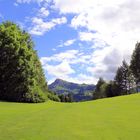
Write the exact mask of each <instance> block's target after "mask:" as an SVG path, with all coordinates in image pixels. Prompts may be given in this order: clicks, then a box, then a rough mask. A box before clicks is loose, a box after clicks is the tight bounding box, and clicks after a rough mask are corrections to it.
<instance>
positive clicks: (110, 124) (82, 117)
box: [0, 94, 140, 140]
mask: <svg viewBox="0 0 140 140" xmlns="http://www.w3.org/2000/svg"><path fill="white" fill-rule="evenodd" d="M0 140H140V94H137V95H130V96H123V97H116V98H110V99H102V100H97V101H90V102H83V103H72V104H70V103H67V104H66V103H55V102H51V101H49V102H48V103H42V104H19V103H6V102H0Z"/></svg>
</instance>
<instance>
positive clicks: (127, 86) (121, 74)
mask: <svg viewBox="0 0 140 140" xmlns="http://www.w3.org/2000/svg"><path fill="white" fill-rule="evenodd" d="M115 83H116V86H117V88H118V92H119V94H120V95H122V94H130V93H131V92H132V90H133V88H134V85H135V79H134V76H133V74H132V72H131V70H130V68H129V65H128V64H127V63H126V61H125V60H124V61H123V62H122V66H121V67H119V68H118V70H117V73H116V77H115Z"/></svg>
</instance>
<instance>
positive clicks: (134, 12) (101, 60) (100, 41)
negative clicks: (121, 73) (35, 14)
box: [17, 0, 140, 81]
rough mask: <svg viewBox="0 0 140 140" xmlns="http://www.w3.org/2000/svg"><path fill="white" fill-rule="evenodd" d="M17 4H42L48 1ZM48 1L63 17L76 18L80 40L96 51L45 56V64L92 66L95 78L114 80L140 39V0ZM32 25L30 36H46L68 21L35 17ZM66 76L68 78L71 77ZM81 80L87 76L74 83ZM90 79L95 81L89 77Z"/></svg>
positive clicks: (91, 69)
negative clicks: (122, 63) (63, 63)
mask: <svg viewBox="0 0 140 140" xmlns="http://www.w3.org/2000/svg"><path fill="white" fill-rule="evenodd" d="M17 1H18V3H29V2H33V1H37V2H38V3H39V2H45V1H47V0H17ZM48 2H52V3H53V5H50V8H53V10H56V9H57V10H58V13H60V14H63V15H67V14H71V13H72V14H74V15H75V16H74V17H73V19H72V20H71V27H72V28H73V29H75V30H77V32H78V34H79V40H80V41H86V42H90V48H93V52H90V53H89V54H87V53H83V54H82V55H80V52H81V50H79V51H77V50H70V51H66V52H62V53H59V54H54V55H53V56H51V57H44V58H42V61H43V63H48V62H51V61H57V62H60V63H62V62H63V61H65V62H67V63H68V65H71V64H79V63H81V64H84V65H85V66H86V65H87V64H88V63H89V66H87V68H86V69H87V71H88V72H89V73H91V74H92V76H93V77H94V78H95V79H97V77H100V76H103V77H105V78H106V79H112V78H113V76H114V74H115V70H116V69H117V67H118V66H119V65H120V64H121V61H122V59H124V58H125V59H127V61H129V60H130V55H131V54H132V51H133V49H134V47H135V43H136V42H137V41H139V40H140V38H139V33H140V26H139V24H140V17H139V15H140V8H139V5H140V0H99V1H97V0H49V1H47V3H48ZM45 10H46V9H45ZM46 15H47V12H46ZM32 22H33V27H32V28H31V30H30V31H31V33H32V34H36V35H43V34H44V33H45V32H47V31H49V30H50V29H52V28H54V27H55V26H56V25H59V24H64V23H66V22H67V21H66V19H65V17H64V18H63V19H61V18H57V19H52V20H50V21H49V22H48V21H47V22H46V21H44V20H43V19H42V18H33V19H32ZM74 42H75V41H72V40H68V41H66V42H64V43H63V42H62V44H61V47H62V46H69V45H72V44H73V43H74ZM43 59H44V60H43ZM66 75H67V74H66ZM66 75H65V78H70V77H68V76H66ZM79 77H80V78H81V79H82V77H84V76H78V75H77V78H74V79H73V80H75V81H76V80H77V81H80V80H79V79H80V78H79ZM87 77H88V76H87ZM87 79H88V80H87V81H92V80H91V79H90V77H88V78H87ZM95 79H94V80H95Z"/></svg>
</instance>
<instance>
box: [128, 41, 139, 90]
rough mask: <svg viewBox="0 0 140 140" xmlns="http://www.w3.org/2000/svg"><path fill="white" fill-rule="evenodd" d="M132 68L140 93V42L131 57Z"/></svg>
mask: <svg viewBox="0 0 140 140" xmlns="http://www.w3.org/2000/svg"><path fill="white" fill-rule="evenodd" d="M130 68H131V70H132V72H133V75H134V77H135V80H136V85H137V92H138V88H139V86H140V42H138V43H137V44H136V46H135V50H134V52H133V54H132V57H131V64H130Z"/></svg>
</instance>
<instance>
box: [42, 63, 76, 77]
mask: <svg viewBox="0 0 140 140" xmlns="http://www.w3.org/2000/svg"><path fill="white" fill-rule="evenodd" d="M43 68H44V69H45V70H47V72H48V74H50V75H52V76H55V77H60V78H64V77H67V76H68V75H69V74H73V73H75V71H74V70H73V69H72V68H71V66H70V65H69V63H68V62H67V61H63V62H61V63H60V64H58V65H55V66H54V65H49V64H45V65H44V66H43Z"/></svg>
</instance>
